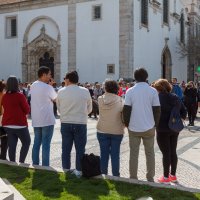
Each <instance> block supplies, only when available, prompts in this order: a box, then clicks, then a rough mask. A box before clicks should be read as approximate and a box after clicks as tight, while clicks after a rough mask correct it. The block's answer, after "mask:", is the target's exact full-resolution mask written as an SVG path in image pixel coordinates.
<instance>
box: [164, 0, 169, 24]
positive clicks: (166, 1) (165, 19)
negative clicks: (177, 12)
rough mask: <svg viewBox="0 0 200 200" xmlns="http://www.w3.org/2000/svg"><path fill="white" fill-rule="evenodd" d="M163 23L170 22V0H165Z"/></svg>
mask: <svg viewBox="0 0 200 200" xmlns="http://www.w3.org/2000/svg"><path fill="white" fill-rule="evenodd" d="M163 23H164V24H168V23H169V0H163Z"/></svg>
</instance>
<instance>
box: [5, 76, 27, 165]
mask: <svg viewBox="0 0 200 200" xmlns="http://www.w3.org/2000/svg"><path fill="white" fill-rule="evenodd" d="M2 106H3V118H2V126H3V127H4V130H5V131H6V133H7V134H8V155H9V159H10V161H12V162H15V161H16V146H17V142H18V139H19V140H20V141H21V143H22V147H21V150H20V157H19V162H20V163H24V161H25V159H26V156H27V153H28V150H29V146H30V143H31V138H30V134H29V130H28V122H27V118H26V115H27V114H28V113H29V112H30V107H29V105H28V102H27V100H26V97H25V96H24V94H22V93H20V91H19V84H18V80H17V78H16V77H15V76H11V77H9V78H8V80H7V83H6V94H4V95H3V98H2Z"/></svg>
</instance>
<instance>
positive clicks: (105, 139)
mask: <svg viewBox="0 0 200 200" xmlns="http://www.w3.org/2000/svg"><path fill="white" fill-rule="evenodd" d="M118 90H119V87H118V84H117V82H116V81H113V80H108V81H106V82H105V93H104V94H103V95H102V96H100V97H99V98H98V102H99V120H98V122H97V139H98V141H99V145H100V155H101V156H100V157H101V161H100V162H101V172H102V174H108V161H109V156H111V163H112V174H113V176H120V145H121V141H122V139H123V134H124V128H125V126H124V124H123V123H122V109H123V99H122V98H121V97H120V96H118Z"/></svg>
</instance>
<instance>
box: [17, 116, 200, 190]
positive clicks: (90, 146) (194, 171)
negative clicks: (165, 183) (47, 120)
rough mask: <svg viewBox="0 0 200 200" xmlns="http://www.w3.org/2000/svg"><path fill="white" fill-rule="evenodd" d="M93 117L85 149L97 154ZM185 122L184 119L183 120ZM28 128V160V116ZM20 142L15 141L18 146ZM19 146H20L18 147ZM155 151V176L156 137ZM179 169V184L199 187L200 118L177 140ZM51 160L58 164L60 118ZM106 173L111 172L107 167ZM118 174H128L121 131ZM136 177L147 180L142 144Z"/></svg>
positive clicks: (159, 172)
mask: <svg viewBox="0 0 200 200" xmlns="http://www.w3.org/2000/svg"><path fill="white" fill-rule="evenodd" d="M96 123H97V121H96V120H95V119H89V120H88V142H87V146H86V153H94V154H97V155H99V144H98V141H97V138H96ZM186 123H187V122H186ZM29 130H30V134H31V147H30V150H29V153H28V156H27V159H26V162H27V163H31V162H32V160H31V152H32V145H33V139H34V133H33V128H32V126H31V120H29ZM19 146H20V145H18V147H19ZM18 149H19V148H18ZM155 154H156V156H155V157H156V176H155V180H156V179H157V178H158V177H159V176H160V175H162V170H163V168H162V154H161V152H160V151H159V148H158V145H157V142H156V141H155ZM178 157H179V162H178V169H177V176H178V179H179V184H180V185H182V186H185V187H190V188H197V189H200V184H199V183H200V120H199V119H197V121H196V123H195V126H194V127H190V128H188V127H187V128H185V129H184V130H183V131H182V132H181V133H180V136H179V142H178ZM50 159H51V162H50V165H51V166H52V167H58V168H61V134H60V120H59V119H57V120H56V125H55V129H54V135H53V139H52V143H51V158H50ZM74 160H75V151H74V149H73V151H72V168H74V162H75V161H74ZM109 174H110V175H111V171H110V167H109ZM121 176H122V177H127V178H128V177H129V139H128V134H127V132H126V134H125V135H124V139H123V142H122V145H121ZM138 177H139V179H140V180H146V160H145V153H144V148H143V145H141V148H140V155H139V167H138Z"/></svg>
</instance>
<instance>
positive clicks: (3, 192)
mask: <svg viewBox="0 0 200 200" xmlns="http://www.w3.org/2000/svg"><path fill="white" fill-rule="evenodd" d="M0 200H14V193H13V192H12V191H11V189H10V188H9V187H8V185H7V184H6V183H5V182H4V181H3V180H2V179H1V178H0Z"/></svg>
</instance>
